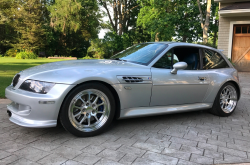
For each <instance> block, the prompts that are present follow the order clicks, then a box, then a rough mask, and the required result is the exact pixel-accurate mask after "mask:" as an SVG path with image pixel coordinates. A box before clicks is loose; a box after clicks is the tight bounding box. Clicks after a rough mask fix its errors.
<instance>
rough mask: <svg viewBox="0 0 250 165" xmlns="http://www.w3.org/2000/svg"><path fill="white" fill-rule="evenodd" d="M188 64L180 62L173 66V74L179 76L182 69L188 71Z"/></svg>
mask: <svg viewBox="0 0 250 165" xmlns="http://www.w3.org/2000/svg"><path fill="white" fill-rule="evenodd" d="M187 66H188V65H187V63H186V62H178V63H176V64H174V66H173V68H174V69H173V70H172V71H171V73H172V74H177V71H178V70H180V69H186V68H187Z"/></svg>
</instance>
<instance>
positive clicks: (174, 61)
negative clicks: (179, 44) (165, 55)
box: [173, 54, 180, 65]
mask: <svg viewBox="0 0 250 165" xmlns="http://www.w3.org/2000/svg"><path fill="white" fill-rule="evenodd" d="M173 57H174V58H173V65H174V64H175V63H177V62H180V60H179V59H178V57H177V56H176V54H174V55H173Z"/></svg>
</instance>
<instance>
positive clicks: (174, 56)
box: [5, 42, 241, 136]
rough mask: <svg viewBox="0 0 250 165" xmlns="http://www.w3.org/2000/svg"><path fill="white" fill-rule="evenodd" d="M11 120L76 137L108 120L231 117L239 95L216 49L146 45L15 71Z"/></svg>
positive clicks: (234, 75)
mask: <svg viewBox="0 0 250 165" xmlns="http://www.w3.org/2000/svg"><path fill="white" fill-rule="evenodd" d="M5 95H6V97H7V98H9V99H10V100H12V101H13V102H12V103H11V104H10V105H8V113H9V116H10V121H12V122H14V123H16V124H18V125H21V126H25V127H55V126H56V125H57V123H58V122H61V124H62V125H63V127H64V128H65V129H66V130H67V131H69V132H70V133H72V134H74V135H76V136H94V135H97V134H100V133H101V132H103V131H105V130H106V129H107V128H108V127H109V126H110V124H111V122H112V121H113V119H114V118H116V119H124V118H131V117H142V116H147V115H163V114H168V113H176V112H187V111H194V110H202V109H209V111H210V112H211V113H213V114H215V115H218V116H229V115H231V114H232V113H233V112H234V110H235V108H236V106H237V102H238V100H239V99H240V95H241V88H240V85H239V78H238V73H237V70H236V69H235V68H234V67H233V65H232V64H231V63H230V62H229V61H228V59H227V58H226V57H225V56H224V55H223V54H222V53H221V52H220V51H218V50H216V49H213V48H210V47H207V46H202V45H196V44H188V43H175V42H156V43H155V42H149V43H143V44H138V45H134V46H132V47H130V48H128V49H126V50H124V51H122V52H120V53H118V54H117V55H115V56H113V57H112V59H104V60H74V61H62V62H55V63H48V64H44V65H40V66H36V67H33V68H29V69H26V70H24V71H21V72H20V73H18V74H17V75H16V76H15V77H14V79H13V82H12V84H11V85H10V86H8V87H7V88H6V90H5Z"/></svg>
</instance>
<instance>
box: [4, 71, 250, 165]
mask: <svg viewBox="0 0 250 165" xmlns="http://www.w3.org/2000/svg"><path fill="white" fill-rule="evenodd" d="M240 80H241V84H242V86H243V95H242V98H241V100H240V101H239V104H238V107H237V109H236V111H235V113H234V114H233V115H232V116H230V117H226V118H220V117H217V116H213V115H211V114H209V113H208V112H206V111H199V112H189V113H181V114H173V115H163V116H154V117H146V118H137V119H128V120H120V121H117V122H116V123H114V126H113V127H112V128H111V129H110V130H109V131H108V132H106V133H104V134H102V135H100V136H96V137H91V138H76V137H74V136H72V135H71V134H69V133H67V132H66V131H64V129H63V128H47V129H33V128H24V127H19V126H17V125H15V124H12V123H11V122H9V120H8V116H7V113H6V104H8V100H0V164H1V165H3V164H9V163H10V164H25V165H26V164H67V165H69V164H72V165H73V164H74V165H75V164H97V165H99V164H142V165H147V164H155V165H158V164H159V165H160V164H171V165H175V164H178V165H182V164H183V165H189V164H219V163H241V162H244V163H246V162H250V132H249V130H250V116H249V115H250V74H249V73H241V74H240Z"/></svg>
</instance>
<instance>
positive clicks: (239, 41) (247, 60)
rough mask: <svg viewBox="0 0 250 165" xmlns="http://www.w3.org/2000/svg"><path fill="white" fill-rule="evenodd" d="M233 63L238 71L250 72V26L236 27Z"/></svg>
mask: <svg viewBox="0 0 250 165" xmlns="http://www.w3.org/2000/svg"><path fill="white" fill-rule="evenodd" d="M232 61H233V63H235V65H236V66H235V67H236V68H237V69H238V71H250V25H235V26H234V37H233V50H232Z"/></svg>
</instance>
